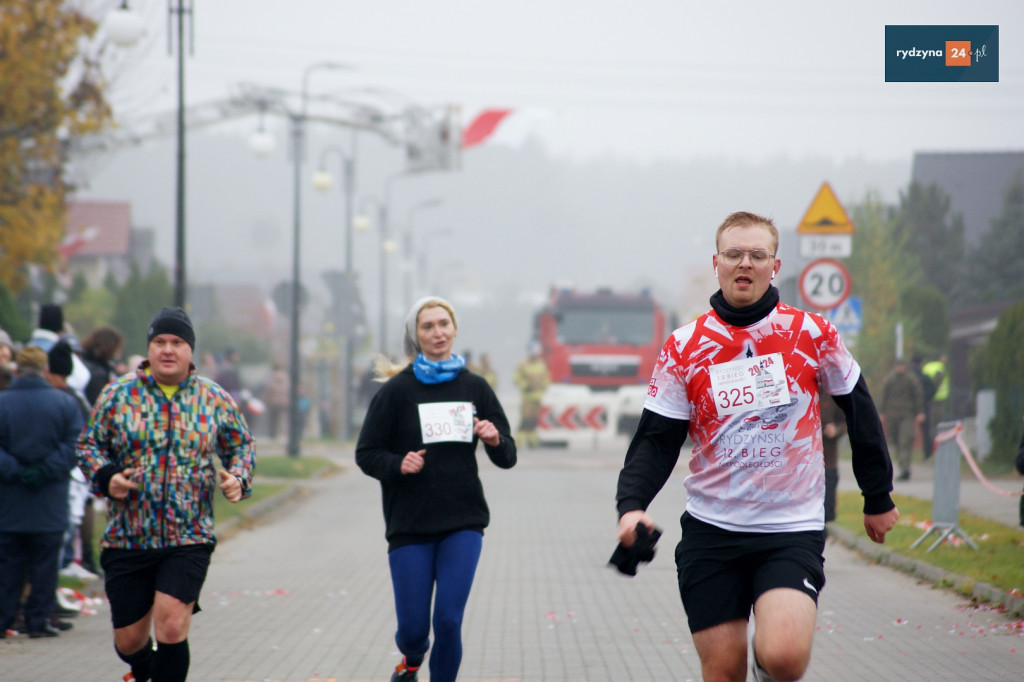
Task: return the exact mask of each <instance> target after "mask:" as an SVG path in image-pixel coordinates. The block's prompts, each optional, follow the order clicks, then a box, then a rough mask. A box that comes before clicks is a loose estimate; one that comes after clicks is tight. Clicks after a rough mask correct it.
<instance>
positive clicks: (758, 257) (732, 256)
mask: <svg viewBox="0 0 1024 682" xmlns="http://www.w3.org/2000/svg"><path fill="white" fill-rule="evenodd" d="M744 254H746V255H748V256H750V262H751V263H752V264H753V265H754V267H764V266H765V265H768V264H769V263H770V262H771V261H772V259H773V258H775V254H774V253H768V252H767V251H765V250H764V249H726V250H725V251H719V252H718V258H719V260H721V261H722V262H723V263H725V264H726V265H739V264H740V262H741V261H742V260H743V255H744Z"/></svg>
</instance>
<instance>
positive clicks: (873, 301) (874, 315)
mask: <svg viewBox="0 0 1024 682" xmlns="http://www.w3.org/2000/svg"><path fill="white" fill-rule="evenodd" d="M850 219H851V220H852V221H853V224H854V225H856V226H857V231H856V233H855V234H854V237H853V252H852V254H851V255H850V260H849V263H848V265H849V270H850V279H851V280H852V282H853V289H852V293H853V294H854V295H856V296H860V297H861V305H862V307H863V320H862V324H861V331H860V333H859V334H858V335H857V340H856V343H855V344H853V346H854V348H853V350H854V353H855V355H856V356H857V361H858V362H859V363H860V365H861V369H862V370H863V372H864V375H865V377H866V378H867V380H868V382H869V384H870V385H872V386H880V385H881V382H882V380H883V378H884V377H885V374H886V373H887V372H888V371H889V369H890V368H891V367H892V362H893V358H894V357H895V348H896V344H895V329H896V324H897V323H898V322H899V321H900V319H901V305H900V303H901V292H902V283H903V282H904V281H905V278H906V277H907V273H908V270H909V272H910V273H911V274H912V275H913V274H916V271H915V269H914V266H913V264H912V263H911V264H909V265H908V264H907V261H906V259H905V258H904V256H903V252H904V242H905V237H903V238H901V239H896V238H895V237H894V235H893V224H894V210H893V208H892V207H891V206H887V205H886V204H884V203H883V202H882V200H881V199H880V198H879V196H878V195H877V194H876V193H873V192H872V193H868V194H867V195H866V196H865V198H864V200H863V201H862V202H861V203H859V204H854V205H852V206H850ZM876 390H877V389H876Z"/></svg>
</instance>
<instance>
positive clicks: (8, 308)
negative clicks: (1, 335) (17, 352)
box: [0, 281, 32, 341]
mask: <svg viewBox="0 0 1024 682" xmlns="http://www.w3.org/2000/svg"><path fill="white" fill-rule="evenodd" d="M0 329H3V330H4V331H5V332H7V333H8V334H9V335H10V337H11V339H13V340H14V341H28V338H29V336H31V335H32V324H31V323H30V322H29V321H28V320H27V319H25V317H24V316H23V315H22V314H21V311H20V310H19V308H18V302H17V301H15V300H14V297H13V296H11V290H10V289H8V288H7V285H6V284H4V283H3V282H2V281H0Z"/></svg>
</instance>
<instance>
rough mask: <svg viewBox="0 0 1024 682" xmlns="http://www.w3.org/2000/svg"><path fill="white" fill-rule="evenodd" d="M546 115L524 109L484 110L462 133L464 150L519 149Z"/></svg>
mask: <svg viewBox="0 0 1024 682" xmlns="http://www.w3.org/2000/svg"><path fill="white" fill-rule="evenodd" d="M543 118H547V116H546V115H544V114H543V113H541V112H539V111H528V110H524V109H484V110H482V111H481V112H479V113H478V114H477V115H476V116H475V117H474V118H473V119H472V120H471V121H470V122H469V125H467V126H466V127H465V128H464V129H463V131H462V148H463V149H468V148H470V147H476V146H479V145H489V146H496V147H511V148H512V149H519V148H521V147H522V146H523V145H524V144H526V140H527V139H529V137H530V133H532V132H533V129H534V126H535V125H536V124H537V122H538V121H539V120H541V119H543Z"/></svg>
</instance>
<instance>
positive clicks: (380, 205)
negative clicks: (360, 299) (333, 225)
mask: <svg viewBox="0 0 1024 682" xmlns="http://www.w3.org/2000/svg"><path fill="white" fill-rule="evenodd" d="M389 188H390V182H389V183H388V184H387V185H385V193H384V199H383V200H380V199H378V198H377V197H373V196H367V197H363V200H362V203H361V209H360V215H359V216H357V217H356V218H355V219H354V222H355V227H356V229H357V230H368V229H369V228H370V219H369V218H367V217H366V215H365V213H364V209H365V206H366V204H373V205H374V206H375V207H376V208H377V230H378V232H379V235H380V313H379V314H380V338H379V339H378V348H379V350H380V353H381V354H382V355H387V354H388V266H387V264H388V256H389V255H391V254H392V253H394V251H395V249H396V246H395V243H394V241H392V240H391V239H390V238H389V235H388V191H387V190H388V189H389Z"/></svg>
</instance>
